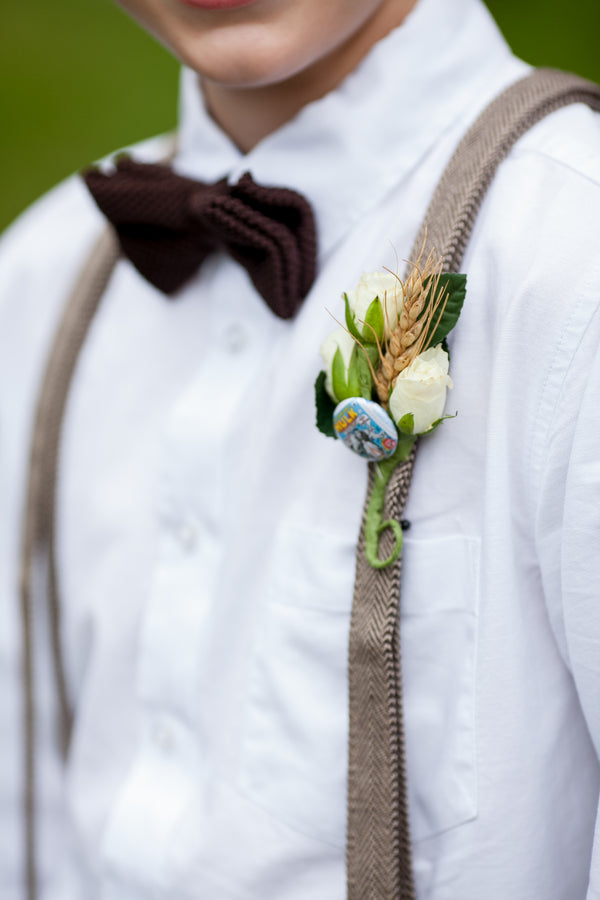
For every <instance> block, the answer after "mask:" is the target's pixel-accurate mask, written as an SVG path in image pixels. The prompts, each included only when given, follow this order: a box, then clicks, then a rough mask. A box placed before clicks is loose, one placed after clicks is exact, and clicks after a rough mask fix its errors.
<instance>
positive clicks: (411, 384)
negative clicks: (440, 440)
mask: <svg viewBox="0 0 600 900" xmlns="http://www.w3.org/2000/svg"><path fill="white" fill-rule="evenodd" d="M448 362H449V361H448V354H447V353H446V351H445V350H442V348H441V346H438V347H430V349H429V350H426V351H425V352H424V353H421V354H420V355H419V356H417V358H416V359H415V360H413V362H412V363H411V364H410V366H408V367H407V368H406V369H404V370H403V371H402V372H400V374H399V375H398V378H397V379H396V384H395V386H394V390H393V391H392V393H391V395H390V401H389V409H390V415H391V416H392V418H393V419H394V421H395V422H396V424H398V423H399V422H400V420H401V419H402V418H403V417H404V416H406V415H408V414H409V413H412V415H413V416H414V420H415V423H414V428H413V434H424V432H426V431H429V429H430V428H431V426H432V425H433V423H434V422H436V421H437V420H438V419H440V418H441V417H442V414H443V412H444V405H445V403H446V390H447V388H451V387H452V386H453V385H452V379H451V378H450V376H449V375H448Z"/></svg>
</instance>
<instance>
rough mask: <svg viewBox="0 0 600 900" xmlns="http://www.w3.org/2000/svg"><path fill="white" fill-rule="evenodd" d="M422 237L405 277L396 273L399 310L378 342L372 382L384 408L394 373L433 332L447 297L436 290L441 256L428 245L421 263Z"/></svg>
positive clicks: (415, 354) (406, 363) (416, 352)
mask: <svg viewBox="0 0 600 900" xmlns="http://www.w3.org/2000/svg"><path fill="white" fill-rule="evenodd" d="M426 241H427V235H425V238H424V240H423V246H422V247H421V251H420V253H419V256H418V258H417V260H416V261H415V262H414V263H412V268H411V271H410V272H409V274H408V276H407V278H406V281H405V282H404V283H403V282H402V281H401V279H400V277H399V276H398V275H396V278H398V281H399V282H400V285H401V286H402V291H403V302H402V310H401V312H400V316H399V318H398V321H397V323H395V325H394V327H393V328H390V327H389V325H390V323H387V324H388V331H389V337H388V338H387V340H386V341H385V342H384V346H383V347H382V346H380V345H379V344H378V350H379V360H380V363H379V369H378V372H377V373H376V376H375V378H374V383H375V390H376V391H377V397H378V399H379V402H380V403H381V405H382V406H383V407H384V408H385V409H386V410H387V407H388V399H389V396H390V392H391V391H392V389H393V387H394V385H395V383H396V379H397V378H398V375H399V374H400V372H402V371H403V370H404V369H406V368H407V367H408V366H410V364H411V363H412V362H413V361H414V360H415V359H416V357H417V356H418V355H419V354H420V353H422V352H423V350H424V349H426V347H425V344H426V343H427V339H428V336H429V335H430V334H433V333H434V332H435V330H436V328H437V326H438V324H439V321H440V319H441V317H442V315H443V314H444V310H445V308H446V303H447V301H448V291H447V290H443V291H440V292H439V294H438V287H439V282H440V277H441V275H442V269H443V259H442V257H441V256H440V255H439V254H438V253H437V252H436V250H435V249H432V250H431V251H430V253H429V256H428V257H427V259H426V261H425V263H424V264H423V255H424V253H425V245H426ZM388 271H389V270H388ZM392 274H396V273H392ZM385 308H386V307H385V305H384V309H385ZM434 319H435V325H433V322H434ZM432 325H433V327H432Z"/></svg>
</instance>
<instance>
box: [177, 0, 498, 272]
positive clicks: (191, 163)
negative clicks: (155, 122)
mask: <svg viewBox="0 0 600 900" xmlns="http://www.w3.org/2000/svg"><path fill="white" fill-rule="evenodd" d="M509 57H510V51H509V49H508V47H507V46H506V44H505V43H504V40H503V39H502V37H501V35H500V33H499V32H498V30H497V27H496V25H495V23H494V22H493V20H492V18H491V16H490V15H489V13H488V12H487V9H485V7H484V6H483V4H482V3H481V2H480V0H419V2H418V3H417V6H416V7H415V9H414V10H413V12H412V13H411V14H410V15H409V16H408V17H407V19H406V20H405V22H404V23H403V24H402V25H401V26H400V27H399V28H397V29H395V30H394V31H393V32H391V33H390V34H389V35H387V37H385V38H384V39H383V40H381V41H380V42H379V43H378V44H377V45H376V46H375V47H374V48H373V50H372V51H371V52H370V53H369V55H368V56H367V57H366V58H365V59H364V60H363V62H362V63H361V64H360V66H359V67H358V68H357V69H356V70H355V71H354V72H353V73H352V74H351V75H350V76H348V77H347V78H346V79H345V81H344V82H343V83H342V84H341V85H340V86H339V87H338V88H337V89H336V90H334V91H332V92H331V93H329V94H327V95H326V96H325V97H323V98H322V99H320V100H317V101H315V102H314V103H311V104H309V105H308V106H306V107H305V108H304V109H303V110H302V111H301V112H300V113H299V114H298V115H297V116H296V117H295V118H294V119H293V120H291V121H290V122H288V123H286V124H285V125H283V126H282V127H281V128H279V129H278V130H277V131H276V132H274V133H273V134H270V135H268V136H267V137H266V138H265V139H264V140H262V141H261V142H260V143H259V144H258V145H257V146H256V147H254V148H253V149H252V150H251V151H250V152H249V153H248V154H246V155H244V154H243V153H241V151H239V150H238V148H237V147H236V146H235V145H234V144H233V143H232V142H231V141H230V140H229V138H228V137H227V136H226V135H225V134H224V133H223V132H222V131H221V130H220V129H219V127H218V126H217V125H216V124H215V122H214V121H213V120H212V119H211V117H210V115H209V114H208V112H207V110H206V108H205V106H204V103H203V100H202V95H201V92H200V90H199V87H198V83H197V78H196V76H195V74H194V73H193V72H192V71H190V70H184V71H183V75H182V91H181V124H180V132H179V149H178V153H177V157H176V160H175V163H174V167H175V169H176V170H177V171H178V172H180V173H181V174H185V175H188V176H189V177H193V178H198V179H200V180H203V181H214V180H217V179H219V178H223V177H227V178H228V180H229V181H230V182H235V181H237V180H238V178H239V177H240V176H241V175H242V174H243V173H244V172H250V173H251V175H252V177H253V178H254V179H255V180H256V181H257V182H260V183H262V184H265V185H281V186H285V187H289V188H292V189H294V190H297V191H300V192H301V193H302V194H304V195H305V196H306V197H307V199H308V200H309V201H310V202H311V204H312V206H313V209H314V211H315V215H316V219H317V225H318V234H319V252H320V254H324V253H326V252H327V251H329V250H330V249H331V248H332V247H333V245H334V244H335V243H336V242H337V241H338V240H340V239H341V238H342V237H343V236H344V234H345V233H346V231H347V230H348V229H350V228H351V227H352V226H353V224H354V223H355V222H356V221H357V219H359V218H360V217H361V216H363V215H364V214H365V213H366V212H367V211H368V210H370V209H371V208H372V207H374V206H375V205H376V204H378V203H380V202H381V200H382V199H383V197H384V196H385V195H386V193H387V192H388V191H389V190H390V189H392V188H393V187H395V186H396V185H398V184H399V183H400V182H401V181H402V180H403V178H405V177H406V176H407V175H409V174H410V172H411V171H413V170H414V168H415V167H416V166H417V164H418V163H419V162H420V161H421V160H422V159H423V158H424V156H425V155H426V154H427V152H428V150H429V149H430V148H431V147H433V146H434V145H435V144H436V142H437V141H438V140H439V139H440V138H441V136H442V135H443V134H444V132H445V131H446V130H448V129H449V128H451V127H452V126H453V125H454V124H455V123H456V121H457V120H458V119H460V118H462V117H464V116H465V113H466V111H469V110H470V109H471V108H473V115H474V114H475V113H476V112H477V111H478V106H480V105H481V99H480V95H481V85H482V84H485V83H486V82H487V80H488V79H489V78H490V76H491V75H492V73H493V72H494V71H496V70H497V69H498V68H499V67H500V66H502V65H503V64H504V63H505V62H506V60H507V59H508V58H509ZM469 118H470V117H469ZM315 161H316V162H315Z"/></svg>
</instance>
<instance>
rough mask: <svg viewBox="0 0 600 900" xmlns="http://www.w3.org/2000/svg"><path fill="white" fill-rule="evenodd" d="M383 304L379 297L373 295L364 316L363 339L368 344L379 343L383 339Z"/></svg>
mask: <svg viewBox="0 0 600 900" xmlns="http://www.w3.org/2000/svg"><path fill="white" fill-rule="evenodd" d="M383 324H384V323H383V306H382V305H381V300H380V299H379V297H375V299H374V300H373V302H372V303H371V304H370V305H369V308H368V310H367V315H366V316H365V328H364V335H363V337H364V340H365V342H366V343H368V344H377V341H379V342H380V343H381V341H382V340H383Z"/></svg>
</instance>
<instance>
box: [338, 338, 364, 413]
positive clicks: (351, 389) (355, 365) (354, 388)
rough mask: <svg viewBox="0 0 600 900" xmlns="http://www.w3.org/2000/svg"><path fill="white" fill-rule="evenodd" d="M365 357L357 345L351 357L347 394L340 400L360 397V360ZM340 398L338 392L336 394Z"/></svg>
mask: <svg viewBox="0 0 600 900" xmlns="http://www.w3.org/2000/svg"><path fill="white" fill-rule="evenodd" d="M362 355H363V352H362V350H361V349H360V347H359V346H358V344H355V345H354V347H353V348H352V355H351V356H350V365H349V366H348V381H347V385H346V394H345V396H344V397H340V400H346V399H347V398H348V397H360V396H361V393H360V359H361V357H362ZM335 395H336V397H337V396H338V394H337V391H336V393H335Z"/></svg>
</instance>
